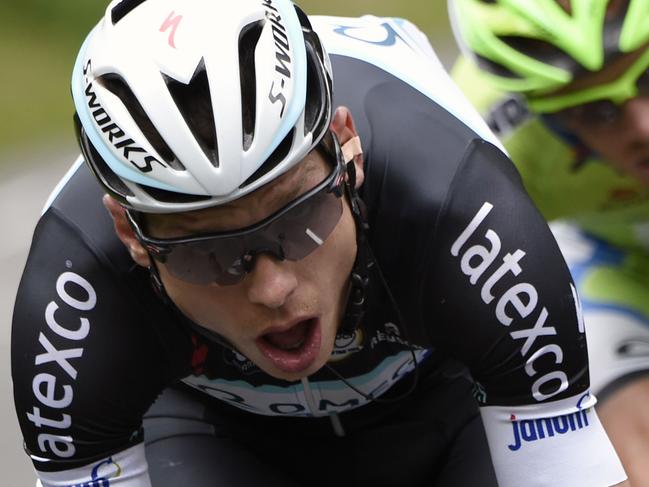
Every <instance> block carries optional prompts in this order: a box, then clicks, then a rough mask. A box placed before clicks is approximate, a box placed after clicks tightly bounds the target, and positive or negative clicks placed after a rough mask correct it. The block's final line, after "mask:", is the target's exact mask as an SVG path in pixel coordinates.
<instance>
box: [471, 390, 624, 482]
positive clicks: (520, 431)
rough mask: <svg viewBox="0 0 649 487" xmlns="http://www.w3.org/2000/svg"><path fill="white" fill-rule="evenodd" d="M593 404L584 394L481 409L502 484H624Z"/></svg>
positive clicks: (593, 401)
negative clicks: (528, 403) (547, 400)
mask: <svg viewBox="0 0 649 487" xmlns="http://www.w3.org/2000/svg"><path fill="white" fill-rule="evenodd" d="M594 403H595V399H594V397H593V396H592V395H589V394H587V393H586V394H584V395H581V396H575V397H571V398H567V399H562V400H560V401H554V402H549V403H541V404H537V405H531V406H512V407H507V406H485V407H482V408H480V414H481V415H482V420H483V422H484V425H485V431H486V433H487V439H488V441H489V449H490V451H491V457H492V460H493V463H494V468H495V470H496V476H497V478H498V485H499V486H500V487H519V486H521V485H525V486H526V487H547V486H550V485H551V486H552V487H592V486H598V487H605V486H611V485H616V484H618V483H620V482H622V481H624V480H625V479H626V478H627V477H626V474H625V472H624V469H623V468H622V464H621V463H620V460H619V459H618V457H617V454H616V453H615V450H614V449H613V445H612V444H611V442H610V440H609V439H608V436H607V435H606V432H605V431H604V428H603V427H602V425H601V423H600V421H599V418H598V417H597V413H596V412H595V409H594V407H593V406H594ZM521 479H525V480H524V482H523V483H521Z"/></svg>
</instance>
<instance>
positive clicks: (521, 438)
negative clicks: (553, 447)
mask: <svg viewBox="0 0 649 487" xmlns="http://www.w3.org/2000/svg"><path fill="white" fill-rule="evenodd" d="M588 411H589V410H588V409H584V410H582V411H577V412H576V413H572V414H564V415H563V416H557V417H556V418H541V419H526V420H523V421H517V420H516V416H514V415H513V414H512V415H511V421H512V432H513V435H514V438H513V440H514V441H513V442H512V443H511V444H510V445H507V448H509V449H510V450H511V451H518V450H520V449H521V447H522V446H523V443H533V442H535V441H539V440H543V439H544V438H550V437H552V436H554V435H565V434H567V433H570V432H571V431H576V430H580V429H583V428H586V427H588Z"/></svg>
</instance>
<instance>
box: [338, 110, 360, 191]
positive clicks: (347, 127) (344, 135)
mask: <svg viewBox="0 0 649 487" xmlns="http://www.w3.org/2000/svg"><path fill="white" fill-rule="evenodd" d="M331 130H332V131H333V133H335V134H336V136H337V137H338V141H339V142H340V145H341V146H344V145H345V144H346V143H348V142H350V141H351V142H350V143H351V144H354V142H355V141H354V140H353V139H354V138H356V137H358V132H356V125H355V124H354V118H353V117H352V112H351V111H350V110H349V108H347V107H338V108H336V111H335V112H334V115H333V118H332V120H331ZM356 140H357V141H359V139H356ZM356 147H357V150H355V151H354V152H355V155H354V166H355V169H356V188H359V187H360V186H361V185H362V184H363V181H364V179H365V172H364V171H363V153H362V150H361V148H360V141H359V142H357V143H356Z"/></svg>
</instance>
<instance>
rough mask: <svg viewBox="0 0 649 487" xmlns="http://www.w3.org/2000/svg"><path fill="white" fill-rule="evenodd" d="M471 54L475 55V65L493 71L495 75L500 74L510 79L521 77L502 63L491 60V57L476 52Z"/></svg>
mask: <svg viewBox="0 0 649 487" xmlns="http://www.w3.org/2000/svg"><path fill="white" fill-rule="evenodd" d="M473 56H474V57H475V62H476V63H477V65H478V66H480V68H481V69H484V70H485V71H488V72H490V73H493V74H495V75H497V76H501V77H503V78H511V79H520V78H521V77H520V76H519V75H517V74H516V73H514V72H513V71H511V70H510V69H508V68H507V67H506V66H503V65H502V64H498V63H496V62H495V61H492V60H491V59H488V58H486V57H484V56H481V55H480V54H477V53H473Z"/></svg>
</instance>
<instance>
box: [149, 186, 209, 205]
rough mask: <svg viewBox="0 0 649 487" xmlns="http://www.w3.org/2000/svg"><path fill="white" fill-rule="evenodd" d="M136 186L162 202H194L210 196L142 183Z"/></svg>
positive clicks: (207, 198)
mask: <svg viewBox="0 0 649 487" xmlns="http://www.w3.org/2000/svg"><path fill="white" fill-rule="evenodd" d="M138 187H139V188H140V189H141V190H142V191H145V192H146V193H148V194H149V195H150V196H152V197H153V198H154V199H156V200H157V201H161V202H163V203H196V202H198V201H205V200H209V199H210V198H211V196H204V195H195V194H185V193H176V192H175V191H167V190H166V189H159V188H154V187H152V186H144V185H142V184H138Z"/></svg>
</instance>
